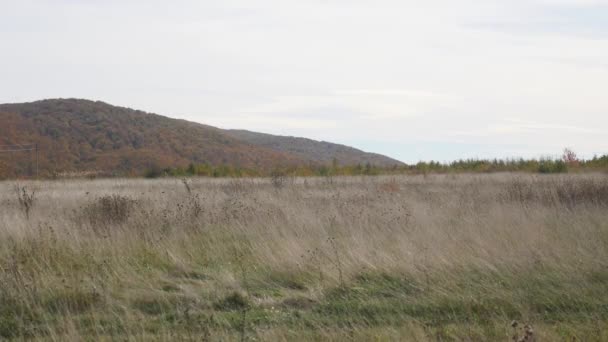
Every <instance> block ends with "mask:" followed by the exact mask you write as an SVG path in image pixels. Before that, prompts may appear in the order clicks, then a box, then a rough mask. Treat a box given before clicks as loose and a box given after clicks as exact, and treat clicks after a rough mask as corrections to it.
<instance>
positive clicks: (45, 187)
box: [0, 174, 608, 340]
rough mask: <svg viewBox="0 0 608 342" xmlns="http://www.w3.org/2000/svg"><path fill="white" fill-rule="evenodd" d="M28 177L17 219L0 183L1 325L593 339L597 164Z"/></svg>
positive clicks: (101, 334)
mask: <svg viewBox="0 0 608 342" xmlns="http://www.w3.org/2000/svg"><path fill="white" fill-rule="evenodd" d="M25 186H27V187H34V186H35V187H36V189H38V190H37V192H36V208H35V210H31V211H28V215H22V214H21V210H22V209H21V208H22V204H21V202H20V199H19V197H16V196H15V193H14V192H13V191H12V189H13V184H12V183H10V182H4V183H0V265H1V268H0V294H1V296H0V301H1V303H0V307H2V309H0V337H4V338H18V337H30V338H31V337H40V338H46V339H51V340H53V339H55V340H61V339H64V338H68V337H70V336H72V337H74V338H75V339H78V338H79V337H83V336H89V337H91V336H92V337H93V338H108V339H112V338H129V337H133V338H139V339H148V338H155V339H158V340H168V339H171V338H187V337H188V336H190V337H192V336H197V338H198V337H200V336H207V337H209V336H215V338H218V339H221V338H228V339H238V338H239V337H241V338H244V337H243V336H246V333H245V332H246V330H245V329H252V330H253V331H254V332H255V334H257V337H258V338H261V339H292V338H291V337H293V336H292V335H290V334H291V331H294V329H295V331H300V333H299V334H300V335H298V336H301V337H303V338H304V339H307V337H309V338H311V339H337V340H339V339H342V338H345V339H347V338H352V337H356V338H360V339H363V340H365V339H367V338H368V337H373V336H380V337H382V336H384V337H385V338H387V339H392V338H393V337H395V336H403V339H412V340H424V339H428V340H438V339H441V338H442V337H441V336H444V337H445V336H448V335H445V334H455V335H454V336H455V337H454V336H452V337H453V338H455V339H458V338H462V339H465V337H466V336H468V337H466V338H472V339H475V336H477V337H479V338H481V339H484V338H483V337H484V336H485V338H486V339H487V338H489V339H492V338H493V337H495V336H496V335H492V334H499V336H504V337H505V339H508V338H509V336H511V335H510V334H511V331H510V330H509V329H510V327H509V322H511V321H512V320H513V319H519V320H525V321H529V322H532V323H533V324H534V327H535V334H536V335H538V336H537V337H538V338H539V340H542V337H543V336H545V337H547V338H561V337H562V335H557V333H556V331H555V329H554V328H553V325H552V324H553V323H551V322H562V324H566V325H567V324H569V323H570V322H575V321H576V322H583V323H581V324H582V325H581V327H584V328H576V327H577V325H576V324H575V323H572V325H571V326H572V328H569V329H571V330H568V331H569V332H567V334H570V333H571V334H572V335H576V334H578V335H577V336H579V338H580V336H581V334H585V333H588V335H584V336H595V335H594V334H600V335H598V336H600V337H601V336H606V335H605V334H606V330H607V329H606V326H605V322H606V319H607V317H608V299H607V298H606V296H605V293H607V292H603V294H604V297H603V298H602V295H601V293H602V290H607V291H608V287H606V286H608V285H607V284H608V262H607V260H608V177H607V176H606V175H560V176H537V175H513V174H494V175H459V176H451V175H445V176H443V175H426V176H403V177H395V176H391V177H344V178H341V177H334V178H333V179H332V181H331V182H327V181H326V180H325V179H323V178H319V179H315V178H308V179H294V180H293V181H291V182H281V186H277V185H276V180H275V179H247V180H221V179H191V180H187V181H186V180H183V181H181V180H179V179H160V180H143V179H142V180H134V179H129V180H127V179H108V180H80V181H52V182H51V181H49V182H35V183H33V184H25ZM184 187H185V188H186V190H187V191H184ZM235 250H236V251H238V255H239V258H238V259H239V260H238V263H239V265H237V267H235V265H234V263H235V258H234V255H235V254H234V251H235ZM245 274H246V280H245V279H244V278H245V276H244V275H245ZM386 301H390V303H393V304H390V305H389V304H387V305H386V306H384V304H382V303H385V302H386ZM387 303H388V302H387ZM343 310H346V311H343ZM239 315H243V316H244V317H240V316H239ZM245 317H246V321H245ZM483 317H487V318H488V321H485V320H483ZM503 323H504V324H503ZM239 324H240V325H239ZM256 324H257V325H256ZM596 325H597V326H599V328H597V331H595V330H593V329H595V328H592V327H595V326H596ZM450 326H453V327H454V328H453V329H452V330H453V331H455V332H451V333H450V332H449V331H451V330H449V329H450ZM460 326H466V327H467V328H466V329H464V328H463V329H461V330H459V328H458V327H460ZM568 326H569V325H568ZM239 327H241V329H242V330H240V332H239ZM345 327H353V328H354V330H348V329H346V330H345ZM381 327H384V328H383V329H387V330H386V334H385V333H380V332H379V331H384V330H382V329H380V328H381ZM490 327H491V328H490ZM446 329H447V330H446ZM577 329H578V330H577ZM589 331H594V332H593V333H589ZM503 333H504V334H503ZM172 334H177V335H172ZM180 334H183V335H180ZM193 334H194V335H193ZM210 334H211V335H210ZM248 334H249V332H247V335H248ZM374 334H375V335H374ZM442 334H444V335H442ZM459 334H460V335H459ZM476 334H477V335H476ZM543 334H544V335H543ZM560 334H561V333H560ZM602 334H604V335H602ZM222 336H223V337H222ZM290 336H291V337H290ZM357 336H358V337H357ZM408 336H409V337H408ZM450 336H451V335H450ZM450 336H448V337H450ZM480 336H481V337H480ZM192 338H194V337H192ZM356 338H355V339H356ZM447 339H448V340H449V338H447Z"/></svg>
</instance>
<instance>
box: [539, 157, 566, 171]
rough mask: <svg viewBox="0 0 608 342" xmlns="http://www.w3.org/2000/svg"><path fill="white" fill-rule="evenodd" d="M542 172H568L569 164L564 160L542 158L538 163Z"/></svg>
mask: <svg viewBox="0 0 608 342" xmlns="http://www.w3.org/2000/svg"><path fill="white" fill-rule="evenodd" d="M538 172H540V173H564V172H568V166H567V165H566V163H565V162H564V161H563V160H548V159H547V160H541V161H540V162H539V165H538Z"/></svg>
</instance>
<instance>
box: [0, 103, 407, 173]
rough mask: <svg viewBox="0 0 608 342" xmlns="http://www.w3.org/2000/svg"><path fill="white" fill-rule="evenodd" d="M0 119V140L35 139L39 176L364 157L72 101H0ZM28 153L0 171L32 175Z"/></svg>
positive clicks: (7, 157)
mask: <svg viewBox="0 0 608 342" xmlns="http://www.w3.org/2000/svg"><path fill="white" fill-rule="evenodd" d="M0 123H1V124H0V145H9V144H20V143H37V144H38V146H39V151H40V153H39V169H40V173H41V175H51V174H57V173H65V172H85V171H96V172H104V173H115V174H141V173H143V172H144V171H145V170H148V169H153V168H165V167H184V166H186V165H188V164H190V163H196V164H208V165H216V166H217V165H228V166H232V167H237V168H248V169H255V170H269V169H272V168H276V167H286V166H298V165H305V164H309V163H318V164H323V163H327V162H328V161H329V160H331V159H332V158H333V156H335V157H336V158H338V159H340V157H341V156H348V159H347V160H346V159H345V161H344V162H342V161H341V162H342V163H346V162H353V163H365V162H367V161H368V160H369V157H368V154H366V153H364V152H362V151H359V152H358V154H359V155H360V158H359V159H357V158H356V157H355V155H357V152H352V153H350V154H347V153H344V152H340V153H338V154H336V153H334V152H332V151H343V150H344V146H339V147H336V146H338V145H333V144H329V143H317V144H318V145H315V144H314V143H312V142H311V141H308V140H306V139H302V141H301V143H302V146H301V147H298V143H300V140H295V141H294V140H292V139H295V138H290V139H287V140H285V139H279V140H280V142H279V143H278V144H268V143H267V139H251V138H247V137H245V135H243V134H237V133H235V131H225V130H221V129H219V128H216V127H212V126H208V125H203V124H199V123H194V122H189V121H185V120H178V119H172V118H168V117H164V116H161V115H157V114H152V113H146V112H143V111H139V110H133V109H130V108H124V107H117V106H112V105H109V104H107V103H104V102H99V101H89V100H80V99H52V100H42V101H36V102H30V103H19V104H0ZM251 134H254V135H255V134H257V133H251ZM239 135H241V136H239ZM260 135H261V134H260ZM262 136H263V135H262ZM304 142H305V143H304ZM283 144H285V145H286V146H283ZM313 145H314V147H315V148H314V149H313V148H312V147H311V146H313ZM353 150H354V149H353ZM298 151H306V153H303V152H298ZM315 151H316V152H315ZM354 151H358V150H354ZM332 153H333V154H332ZM33 158H34V156H33V153H32V152H21V153H10V154H7V153H3V154H2V155H0V176H2V177H14V176H19V175H24V174H32V173H33V170H32V168H33V163H32V160H33ZM328 158H329V159H328ZM387 159H388V158H387ZM397 163H398V162H397Z"/></svg>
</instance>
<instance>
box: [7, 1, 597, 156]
mask: <svg viewBox="0 0 608 342" xmlns="http://www.w3.org/2000/svg"><path fill="white" fill-rule="evenodd" d="M46 98H86V99H91V100H101V101H104V102H108V103H110V104H114V105H120V106H126V107H131V108H135V109H141V110H145V111H149V112H154V113H158V114H162V115H166V116H170V117H174V118H182V119H187V120H191V121H196V122H200V123H205V124H209V125H214V126H218V127H222V128H240V129H248V130H254V131H260V132H266V133H271V134H280V135H292V136H304V137H308V138H313V139H317V140H325V141H331V142H337V143H342V144H347V145H351V146H354V147H357V148H360V149H363V150H366V151H371V152H377V153H382V154H386V155H388V156H391V157H393V158H396V159H399V160H402V161H404V162H408V163H412V162H417V161H419V160H438V161H451V160H456V159H460V158H495V157H496V158H513V157H542V156H559V154H560V153H561V151H562V150H563V149H564V148H565V147H569V148H571V149H573V150H574V151H576V152H578V154H579V155H580V156H583V157H587V158H588V157H592V156H593V155H594V154H598V155H600V154H608V134H607V132H608V0H503V1H498V0H444V1H440V0H426V1H408V0H400V1H393V0H256V1H252V0H222V1H208V0H176V1H160V0H0V103H7V102H28V101H34V100H39V99H46Z"/></svg>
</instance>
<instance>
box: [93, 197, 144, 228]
mask: <svg viewBox="0 0 608 342" xmlns="http://www.w3.org/2000/svg"><path fill="white" fill-rule="evenodd" d="M136 203H137V201H136V200H133V199H131V198H129V197H126V196H121V195H107V196H102V197H99V198H97V199H96V200H95V201H94V202H92V203H90V204H89V205H87V206H86V207H84V210H83V213H84V215H85V217H87V218H88V220H89V221H90V222H91V223H92V224H120V223H124V222H126V221H127V219H128V218H129V216H130V215H131V213H132V211H133V209H134V208H135V204H136Z"/></svg>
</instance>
